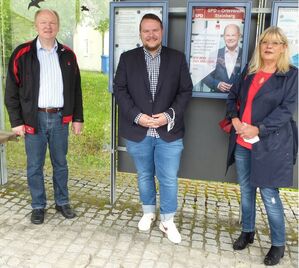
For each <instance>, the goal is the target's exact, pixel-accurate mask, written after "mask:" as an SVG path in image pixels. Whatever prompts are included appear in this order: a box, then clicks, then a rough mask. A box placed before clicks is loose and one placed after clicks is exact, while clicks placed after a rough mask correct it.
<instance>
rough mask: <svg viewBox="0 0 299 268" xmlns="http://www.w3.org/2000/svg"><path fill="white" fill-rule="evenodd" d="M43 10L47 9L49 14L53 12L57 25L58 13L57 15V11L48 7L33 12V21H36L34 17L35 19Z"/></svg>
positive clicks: (58, 21)
mask: <svg viewBox="0 0 299 268" xmlns="http://www.w3.org/2000/svg"><path fill="white" fill-rule="evenodd" d="M43 11H47V12H50V13H51V14H53V15H54V16H55V17H56V18H57V24H58V26H59V24H60V19H59V15H58V13H57V11H55V10H53V9H49V8H44V9H39V10H38V11H36V12H35V14H34V22H35V23H36V19H37V17H38V15H39V14H40V13H41V12H43Z"/></svg>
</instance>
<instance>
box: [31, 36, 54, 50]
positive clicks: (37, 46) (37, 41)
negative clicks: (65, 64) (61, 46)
mask: <svg viewBox="0 0 299 268" xmlns="http://www.w3.org/2000/svg"><path fill="white" fill-rule="evenodd" d="M57 48H58V43H57V41H56V39H55V42H54V47H53V48H52V49H51V52H52V51H53V50H55V51H57ZM36 49H37V50H38V51H39V50H40V49H44V48H43V47H42V44H41V42H40V40H39V38H37V40H36Z"/></svg>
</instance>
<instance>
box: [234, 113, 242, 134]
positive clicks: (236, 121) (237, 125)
mask: <svg viewBox="0 0 299 268" xmlns="http://www.w3.org/2000/svg"><path fill="white" fill-rule="evenodd" d="M232 124H233V127H234V128H235V130H236V133H237V134H239V129H241V127H242V122H241V121H240V119H239V118H238V117H235V118H233V119H232Z"/></svg>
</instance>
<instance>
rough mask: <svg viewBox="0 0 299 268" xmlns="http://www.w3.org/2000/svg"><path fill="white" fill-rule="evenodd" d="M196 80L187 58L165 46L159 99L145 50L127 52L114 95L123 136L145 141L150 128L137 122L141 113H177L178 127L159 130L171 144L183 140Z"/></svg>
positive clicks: (137, 49) (160, 72) (162, 137)
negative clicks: (150, 79)
mask: <svg viewBox="0 0 299 268" xmlns="http://www.w3.org/2000/svg"><path fill="white" fill-rule="evenodd" d="M192 88H193V85H192V81H191V77H190V74H189V69H188V67H187V63H186V59H185V55H184V54H183V53H181V52H179V51H176V50H174V49H170V48H167V47H162V50H161V62H160V71H159V79H158V84H157V91H156V96H155V100H154V101H153V99H152V95H151V92H150V83H149V78H148V73H147V68H146V62H145V57H144V51H143V47H140V48H136V49H133V50H130V51H127V52H125V53H123V54H122V55H121V57H120V60H119V64H118V67H117V71H116V74H115V78H114V85H113V93H114V94H115V98H116V101H117V103H118V106H119V132H120V135H121V136H122V137H124V138H126V139H129V140H132V141H141V140H142V139H143V138H144V137H145V136H146V133H147V130H148V128H145V127H142V126H140V125H137V124H135V123H134V119H135V118H136V116H137V115H138V114H139V113H144V114H147V115H152V114H157V113H162V112H167V113H169V114H170V116H172V115H173V114H172V110H171V109H169V108H170V107H171V108H173V109H174V110H175V126H174V128H173V129H172V130H171V131H170V132H168V131H167V126H162V127H160V128H158V129H157V131H158V133H159V135H160V137H161V139H163V140H165V141H167V142H170V141H174V140H177V139H180V138H182V137H183V134H184V117H183V113H184V111H185V109H186V107H187V103H188V101H189V99H190V98H191V95H192Z"/></svg>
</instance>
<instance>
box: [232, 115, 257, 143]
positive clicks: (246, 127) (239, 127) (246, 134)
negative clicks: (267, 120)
mask: <svg viewBox="0 0 299 268" xmlns="http://www.w3.org/2000/svg"><path fill="white" fill-rule="evenodd" d="M232 124H233V126H234V128H235V130H236V134H239V135H240V136H241V138H243V139H252V138H254V137H255V136H258V134H259V129H258V127H256V126H253V125H250V124H247V123H245V122H241V121H240V119H239V118H233V119H232Z"/></svg>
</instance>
